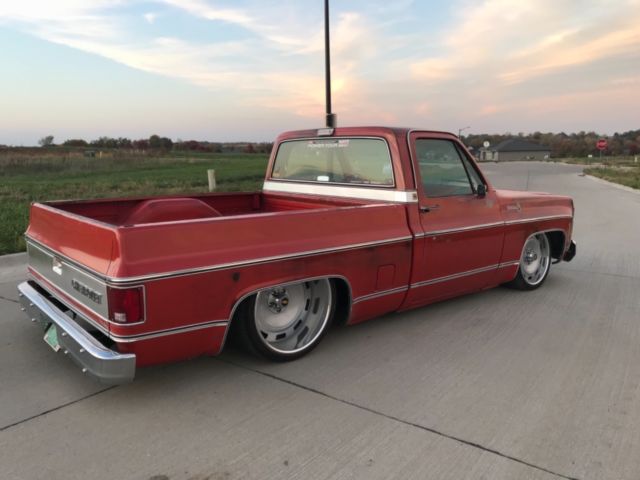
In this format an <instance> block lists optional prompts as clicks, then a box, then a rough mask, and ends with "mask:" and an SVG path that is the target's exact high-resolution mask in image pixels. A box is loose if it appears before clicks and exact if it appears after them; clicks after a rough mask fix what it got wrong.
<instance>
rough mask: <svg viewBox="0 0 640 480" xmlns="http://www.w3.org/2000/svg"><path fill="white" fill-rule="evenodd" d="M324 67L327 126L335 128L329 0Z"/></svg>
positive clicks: (325, 12)
mask: <svg viewBox="0 0 640 480" xmlns="http://www.w3.org/2000/svg"><path fill="white" fill-rule="evenodd" d="M324 69H325V84H326V90H327V92H326V94H327V128H335V127H336V124H337V118H336V114H335V113H332V112H331V42H330V36H329V0H324Z"/></svg>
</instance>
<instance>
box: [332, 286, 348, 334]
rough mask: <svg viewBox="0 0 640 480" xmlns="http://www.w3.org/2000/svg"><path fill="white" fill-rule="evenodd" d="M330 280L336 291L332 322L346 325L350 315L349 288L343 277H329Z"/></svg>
mask: <svg viewBox="0 0 640 480" xmlns="http://www.w3.org/2000/svg"><path fill="white" fill-rule="evenodd" d="M331 282H332V283H333V286H334V288H335V292H336V305H335V310H334V314H333V324H334V325H346V324H347V322H348V321H349V316H350V315H351V288H350V287H349V284H348V283H347V281H346V280H345V279H343V278H331Z"/></svg>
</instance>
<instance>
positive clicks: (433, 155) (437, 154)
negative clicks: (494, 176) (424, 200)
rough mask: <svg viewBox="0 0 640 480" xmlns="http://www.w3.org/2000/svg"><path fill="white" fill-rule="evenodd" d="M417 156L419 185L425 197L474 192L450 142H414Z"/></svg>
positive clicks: (461, 160) (425, 140)
mask: <svg viewBox="0 0 640 480" xmlns="http://www.w3.org/2000/svg"><path fill="white" fill-rule="evenodd" d="M416 155H417V159H416V160H417V162H418V166H419V168H420V176H421V177H422V185H423V187H424V191H425V194H426V195H427V196H428V197H448V196H453V195H471V194H473V193H474V191H475V189H474V188H472V186H471V183H470V182H469V174H468V173H467V168H466V167H465V165H464V164H463V159H462V156H461V155H460V153H459V152H458V149H457V148H456V146H455V144H454V143H453V142H450V141H449V140H439V139H433V138H429V139H427V138H423V139H417V140H416ZM469 167H470V166H469ZM474 173H475V172H474ZM478 183H479V180H478Z"/></svg>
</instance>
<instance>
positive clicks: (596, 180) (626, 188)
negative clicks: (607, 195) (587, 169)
mask: <svg viewBox="0 0 640 480" xmlns="http://www.w3.org/2000/svg"><path fill="white" fill-rule="evenodd" d="M584 176H585V177H586V178H589V179H591V180H593V181H595V182H598V183H603V184H605V185H609V186H611V187H615V188H617V189H618V190H624V191H625V192H631V193H635V194H636V195H640V190H637V189H635V188H632V187H627V186H626V185H620V184H619V183H615V182H610V181H609V180H605V179H603V178H600V177H594V176H593V175H589V174H587V173H585V174H584Z"/></svg>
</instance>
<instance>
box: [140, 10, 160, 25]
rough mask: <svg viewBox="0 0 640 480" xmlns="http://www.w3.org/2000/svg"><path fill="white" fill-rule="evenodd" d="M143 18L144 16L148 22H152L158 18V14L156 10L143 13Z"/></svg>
mask: <svg viewBox="0 0 640 480" xmlns="http://www.w3.org/2000/svg"><path fill="white" fill-rule="evenodd" d="M142 18H144V19H145V20H146V22H147V23H150V24H152V23H154V22H155V21H156V18H158V14H157V13H155V12H147V13H145V14H143V15H142Z"/></svg>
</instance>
